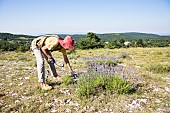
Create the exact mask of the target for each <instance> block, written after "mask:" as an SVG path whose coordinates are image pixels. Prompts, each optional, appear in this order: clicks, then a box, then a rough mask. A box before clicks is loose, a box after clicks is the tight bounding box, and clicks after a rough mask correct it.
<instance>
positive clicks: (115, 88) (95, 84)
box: [77, 73, 132, 98]
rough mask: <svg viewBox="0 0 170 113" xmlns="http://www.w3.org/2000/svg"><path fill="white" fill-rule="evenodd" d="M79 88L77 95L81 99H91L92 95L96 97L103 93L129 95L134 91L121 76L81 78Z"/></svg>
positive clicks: (94, 74) (91, 75) (93, 75)
mask: <svg viewBox="0 0 170 113" xmlns="http://www.w3.org/2000/svg"><path fill="white" fill-rule="evenodd" d="M77 87H78V90H77V95H78V97H80V98H82V97H85V98H89V97H90V96H91V95H96V94H98V93H100V92H102V91H108V92H110V93H116V94H129V93H130V92H131V89H132V87H131V85H130V83H129V82H128V81H126V80H123V79H122V78H121V77H119V76H116V75H115V76H110V75H99V74H96V73H90V74H86V75H84V76H81V77H80V79H79V81H78V83H77Z"/></svg>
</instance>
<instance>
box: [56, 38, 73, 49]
mask: <svg viewBox="0 0 170 113" xmlns="http://www.w3.org/2000/svg"><path fill="white" fill-rule="evenodd" d="M59 43H60V44H61V46H62V47H63V48H65V49H69V50H75V47H74V39H73V37H71V36H66V37H65V38H64V39H63V38H59Z"/></svg>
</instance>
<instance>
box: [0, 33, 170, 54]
mask: <svg viewBox="0 0 170 113" xmlns="http://www.w3.org/2000/svg"><path fill="white" fill-rule="evenodd" d="M138 35H143V34H138ZM19 36H20V38H18V37H16V36H15V35H11V34H6V35H5V34H4V36H2V35H0V51H22V52H25V51H28V50H29V48H30V44H31V41H32V40H33V39H34V38H35V36H32V37H29V36H27V35H19ZM21 36H22V37H21ZM24 36H25V37H24ZM79 36H82V37H79V38H77V37H76V40H75V46H76V48H77V49H95V48H96V49H97V48H109V49H114V48H129V47H168V46H170V37H168V38H167V37H166V38H159V37H157V35H155V36H156V38H151V35H149V38H148V37H147V36H146V37H147V38H142V39H140V38H133V39H130V37H128V39H127V38H123V37H124V35H123V37H121V36H119V38H114V37H112V38H109V37H108V39H107V40H109V39H110V40H109V41H104V40H102V38H100V37H99V36H101V35H97V34H96V33H93V32H89V33H87V34H86V35H85V37H84V35H79ZM112 36H113V35H112ZM115 36H116V35H115ZM73 37H74V36H73ZM103 39H104V38H103Z"/></svg>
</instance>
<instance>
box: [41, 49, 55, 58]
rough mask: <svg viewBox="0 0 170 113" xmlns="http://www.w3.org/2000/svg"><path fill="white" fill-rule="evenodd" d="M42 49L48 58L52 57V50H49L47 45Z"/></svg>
mask: <svg viewBox="0 0 170 113" xmlns="http://www.w3.org/2000/svg"><path fill="white" fill-rule="evenodd" d="M41 50H42V52H43V53H44V55H45V56H46V57H47V58H48V59H49V58H51V57H52V55H51V52H50V51H49V50H48V48H47V47H46V46H43V47H42V48H41Z"/></svg>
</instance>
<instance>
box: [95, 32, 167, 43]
mask: <svg viewBox="0 0 170 113" xmlns="http://www.w3.org/2000/svg"><path fill="white" fill-rule="evenodd" d="M97 35H98V36H99V38H101V39H102V40H104V41H111V40H115V39H125V40H129V41H130V40H138V39H165V38H170V36H160V35H157V34H147V33H137V32H129V33H107V34H97Z"/></svg>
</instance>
